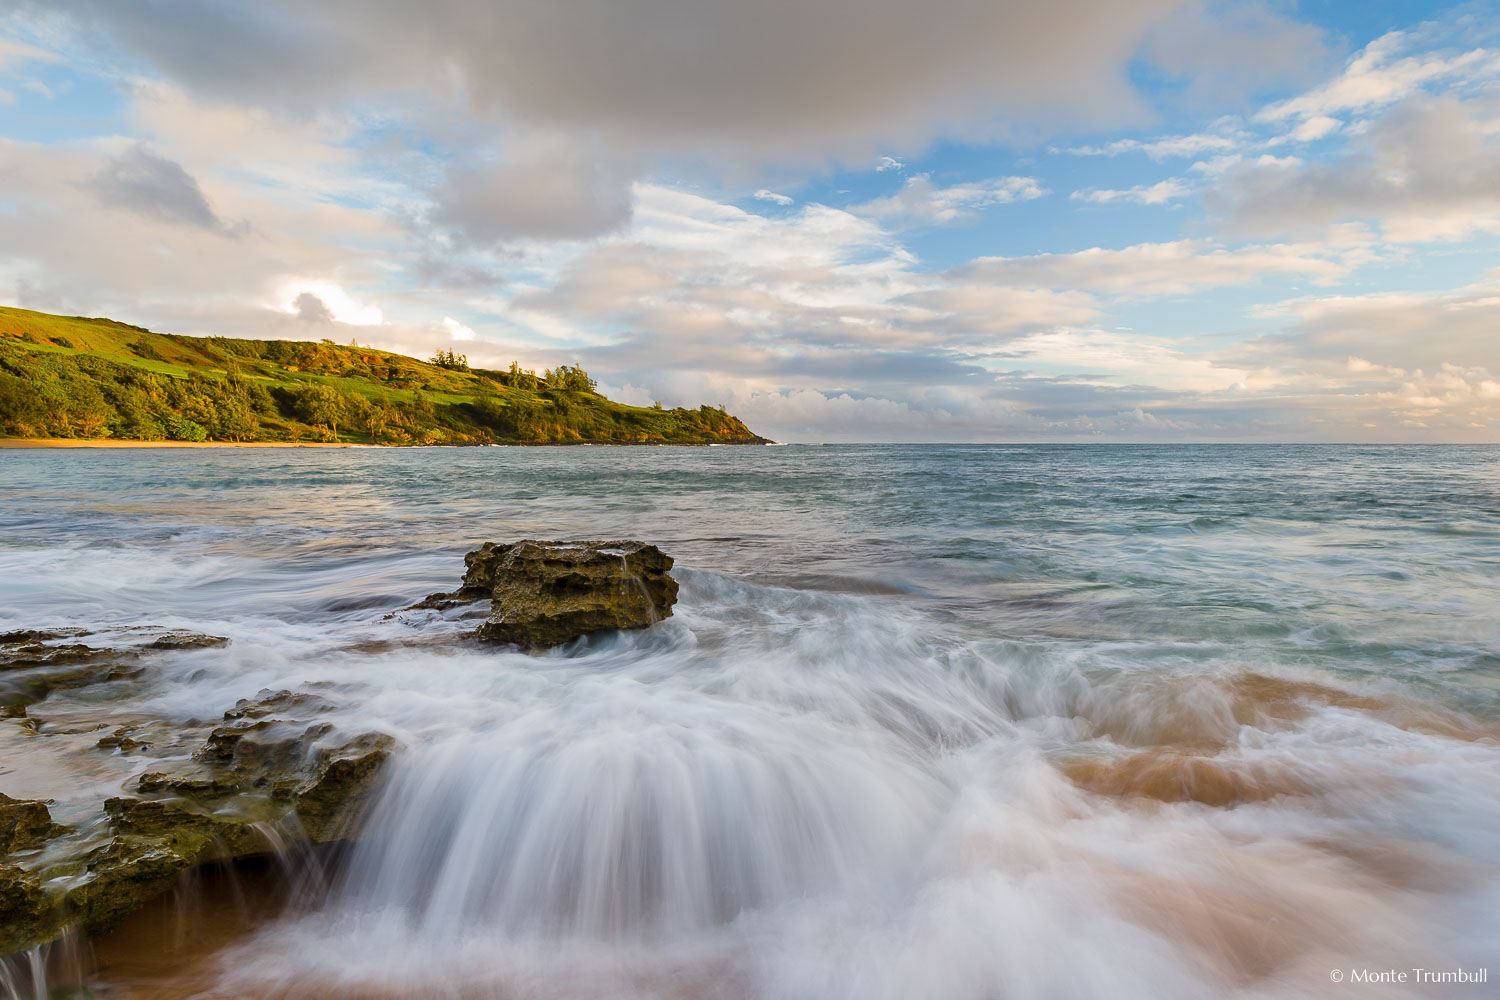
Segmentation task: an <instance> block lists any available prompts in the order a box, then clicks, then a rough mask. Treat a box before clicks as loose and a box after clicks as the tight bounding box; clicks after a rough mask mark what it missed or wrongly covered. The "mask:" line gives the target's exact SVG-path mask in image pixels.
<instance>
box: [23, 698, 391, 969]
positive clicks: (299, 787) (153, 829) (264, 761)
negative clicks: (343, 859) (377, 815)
mask: <svg viewBox="0 0 1500 1000" xmlns="http://www.w3.org/2000/svg"><path fill="white" fill-rule="evenodd" d="M330 707H331V706H330V705H329V704H328V703H327V702H326V701H325V700H324V699H323V698H321V697H319V696H318V695H312V694H302V693H293V692H290V691H276V692H271V691H263V692H261V696H260V697H259V698H257V699H255V700H241V701H240V702H238V703H237V704H236V705H235V707H234V708H232V709H230V710H229V711H228V712H226V713H224V722H225V725H222V726H218V727H216V728H215V729H213V731H212V732H211V733H209V734H208V736H207V739H206V740H205V741H204V742H203V744H202V745H201V746H200V747H199V748H198V750H197V751H196V752H195V753H194V754H193V756H192V759H181V758H176V759H171V760H162V759H160V758H156V759H154V760H152V761H151V763H152V765H153V766H152V767H151V769H150V770H147V771H146V772H145V773H143V774H141V775H139V777H137V778H136V779H135V782H134V790H135V794H133V795H128V796H121V797H118V798H111V799H108V800H106V801H105V802H103V803H102V812H103V817H102V821H101V822H98V823H89V824H80V826H79V828H77V829H76V830H74V831H68V830H66V829H65V828H59V827H56V826H55V825H54V824H52V823H51V818H50V816H49V815H48V813H47V810H46V806H45V805H44V804H42V803H39V802H19V801H16V800H13V799H6V798H4V797H0V847H5V841H6V839H7V838H9V840H11V841H13V844H12V845H11V846H10V847H9V848H7V849H8V850H11V851H14V850H19V849H21V847H22V846H23V845H33V844H36V843H38V842H39V840H38V838H43V839H45V838H46V837H57V835H58V834H59V833H69V834H70V835H69V836H61V837H57V839H54V840H51V841H49V842H48V845H47V850H46V851H44V852H32V853H29V854H24V855H13V856H12V857H11V858H9V859H0V954H4V953H7V952H10V951H16V950H19V949H21V948H25V947H30V946H31V945H34V944H37V943H40V942H42V941H46V940H48V939H50V938H52V937H55V936H56V935H57V934H59V933H61V931H62V929H63V928H65V927H69V926H74V925H81V926H82V927H83V928H85V929H86V930H89V931H91V932H95V931H102V930H105V929H107V928H109V927H110V926H112V925H113V924H115V923H116V922H118V921H119V920H120V919H121V918H123V917H124V916H126V915H127V914H129V913H130V912H131V911H132V910H134V909H136V908H137V907H139V906H141V905H142V904H143V903H146V902H148V901H149V900H151V899H153V898H155V897H156V896H159V895H160V894H161V893H163V892H166V891H167V890H169V889H171V888H172V887H173V886H174V885H175V884H176V883H177V879H178V877H179V876H180V875H181V874H182V873H183V872H184V871H186V870H188V869H190V868H193V867H195V866H197V865H201V864H204V863H207V862H209V861H216V860H222V859H228V858H246V857H253V856H260V855H265V854H269V853H271V852H272V851H273V850H274V849H275V848H276V845H275V844H273V843H272V841H273V840H275V841H277V842H280V841H281V840H283V839H285V840H294V841H295V840H298V839H302V838H305V839H306V840H308V841H311V842H313V843H328V842H331V841H335V840H340V839H344V838H346V837H348V836H349V835H350V834H351V833H352V831H353V829H354V825H355V821H356V820H357V818H358V817H359V816H360V814H361V813H362V811H363V809H364V808H365V805H366V802H367V801H368V799H369V797H370V795H371V794H372V793H373V792H374V790H375V789H376V787H377V785H378V782H379V778H380V775H381V771H382V769H383V767H384V766H385V764H386V762H387V761H388V760H389V759H390V755H391V751H392V749H393V747H394V745H395V741H394V740H392V739H391V737H389V736H386V735H384V734H381V733H365V734H362V735H356V736H353V737H344V736H340V735H339V734H337V733H336V732H335V730H334V729H333V727H332V726H331V725H330V724H328V723H327V722H321V721H316V720H315V719H313V717H314V716H317V715H321V714H323V713H325V712H327V711H328V709H329V708H330ZM127 731H128V728H127V727H121V729H120V730H118V731H117V732H116V734H115V736H116V737H117V738H119V740H120V745H121V746H123V745H124V742H125V733H126V732H127ZM200 732H201V730H200ZM167 742H170V743H177V742H178V740H177V739H173V740H170V741H167ZM139 745H140V746H142V747H147V748H148V749H149V744H139ZM158 752H159V751H158ZM147 759H148V760H149V759H150V758H147ZM293 814H295V817H296V820H297V821H298V822H294V823H290V824H283V825H282V827H281V829H280V830H279V831H278V830H276V829H274V828H273V827H272V826H271V825H270V824H276V823H278V822H280V821H283V820H288V819H290V818H291V817H292V816H293Z"/></svg>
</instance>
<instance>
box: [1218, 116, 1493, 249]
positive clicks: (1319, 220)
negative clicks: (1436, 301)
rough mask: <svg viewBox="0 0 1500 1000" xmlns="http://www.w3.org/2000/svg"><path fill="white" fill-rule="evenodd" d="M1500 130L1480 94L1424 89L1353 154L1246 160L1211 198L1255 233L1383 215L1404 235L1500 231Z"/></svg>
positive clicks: (1410, 238) (1358, 142) (1230, 219)
mask: <svg viewBox="0 0 1500 1000" xmlns="http://www.w3.org/2000/svg"><path fill="white" fill-rule="evenodd" d="M1497 133H1500V115H1496V114H1495V112H1494V110H1493V109H1488V110H1487V106H1486V105H1484V104H1482V103H1481V102H1479V101H1473V102H1465V101H1461V100H1459V99H1458V98H1456V97H1453V96H1443V97H1415V98H1411V99H1408V100H1406V101H1403V102H1402V103H1400V104H1398V105H1396V106H1394V107H1393V108H1391V109H1390V110H1389V111H1388V112H1386V113H1385V114H1384V115H1383V116H1382V117H1381V118H1379V119H1378V120H1376V121H1375V122H1374V123H1372V124H1371V125H1370V126H1369V128H1368V129H1366V130H1365V132H1364V133H1363V134H1362V135H1360V136H1358V137H1356V138H1355V139H1354V140H1352V142H1351V145H1350V147H1349V152H1347V153H1346V155H1344V156H1342V157H1340V158H1338V159H1335V160H1331V161H1317V162H1303V161H1302V160H1297V159H1290V160H1274V159H1270V158H1265V157H1263V158H1261V159H1260V160H1257V161H1245V162H1242V163H1237V164H1235V165H1233V166H1230V167H1229V168H1228V169H1227V170H1225V171H1224V173H1223V174H1222V177H1221V179H1220V181H1219V183H1218V185H1217V186H1216V187H1215V188H1214V189H1213V190H1211V191H1210V192H1208V194H1207V195H1206V196H1205V202H1206V204H1207V205H1208V206H1209V207H1210V208H1211V209H1212V210H1214V211H1216V212H1218V213H1221V214H1222V215H1223V216H1224V218H1225V221H1226V225H1227V227H1228V228H1229V230H1230V232H1232V233H1237V234H1245V235H1250V236H1268V235H1276V234H1279V233H1285V232H1308V231H1317V230H1318V229H1320V228H1323V227H1326V226H1328V225H1329V224H1331V223H1335V222H1339V221H1345V220H1351V219H1363V220H1371V221H1374V222H1377V223H1378V224H1379V225H1380V227H1381V230H1382V232H1383V234H1384V235H1385V237H1386V238H1387V239H1390V240H1394V241H1398V242H1421V241H1426V240H1434V239H1443V238H1452V237H1459V236H1463V235H1465V234H1467V233H1471V232H1474V231H1490V232H1495V231H1500V142H1497V138H1496V137H1497Z"/></svg>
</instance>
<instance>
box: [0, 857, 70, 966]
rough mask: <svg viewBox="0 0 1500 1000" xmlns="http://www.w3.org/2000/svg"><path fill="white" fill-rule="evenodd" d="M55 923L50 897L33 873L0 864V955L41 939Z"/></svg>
mask: <svg viewBox="0 0 1500 1000" xmlns="http://www.w3.org/2000/svg"><path fill="white" fill-rule="evenodd" d="M56 926H57V917H56V914H55V912H54V907H53V904H52V897H51V895H50V894H49V893H48V892H47V891H46V890H45V889H43V888H42V886H41V881H40V880H39V879H38V878H37V877H36V875H35V874H33V873H32V872H29V871H27V870H26V869H24V868H20V867H18V866H16V865H7V864H0V955H8V954H10V953H12V952H17V951H21V950H22V949H24V948H27V947H30V946H31V945H32V944H34V943H36V942H37V941H40V940H45V939H46V938H47V937H48V936H49V935H50V933H51V931H52V930H53V929H54V928H55V927H56Z"/></svg>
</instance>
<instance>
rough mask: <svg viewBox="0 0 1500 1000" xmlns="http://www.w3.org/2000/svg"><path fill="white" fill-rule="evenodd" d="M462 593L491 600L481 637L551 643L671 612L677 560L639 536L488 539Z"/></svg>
mask: <svg viewBox="0 0 1500 1000" xmlns="http://www.w3.org/2000/svg"><path fill="white" fill-rule="evenodd" d="M464 566H465V568H466V572H465V573H464V581H463V587H462V588H461V589H460V590H459V591H458V592H457V594H456V595H454V596H458V597H471V598H472V597H478V596H481V595H485V594H488V595H489V597H490V616H489V618H487V619H486V620H485V622H484V624H483V625H481V626H480V627H479V635H480V637H481V638H483V639H488V640H491V641H494V642H510V643H516V644H518V645H522V646H533V647H547V646H557V645H561V644H562V643H565V642H569V641H571V640H573V639H576V638H578V637H579V636H583V635H587V634H589V633H590V632H598V631H601V630H603V629H629V628H644V627H646V626H648V625H651V624H652V623H654V622H657V621H660V620H661V619H663V618H666V617H668V616H670V615H671V614H672V605H673V604H675V603H676V602H677V581H676V580H674V579H672V575H671V569H672V557H671V556H669V555H667V554H666V553H664V552H662V550H661V549H659V548H657V547H656V546H655V545H647V544H646V543H644V542H636V541H615V542H541V541H534V540H528V541H522V542H512V543H509V544H500V543H495V542H489V543H486V544H485V545H484V546H482V547H481V548H479V549H477V550H475V551H473V552H470V553H469V554H468V555H466V556H465V557H464Z"/></svg>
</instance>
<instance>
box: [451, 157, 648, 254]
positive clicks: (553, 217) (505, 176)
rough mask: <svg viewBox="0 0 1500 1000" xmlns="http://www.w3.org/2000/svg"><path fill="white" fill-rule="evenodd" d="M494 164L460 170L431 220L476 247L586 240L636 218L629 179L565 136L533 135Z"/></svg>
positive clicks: (454, 168)
mask: <svg viewBox="0 0 1500 1000" xmlns="http://www.w3.org/2000/svg"><path fill="white" fill-rule="evenodd" d="M508 152H509V155H508V156H507V157H506V158H505V159H502V160H499V161H498V162H494V163H477V164H464V165H454V166H451V167H449V168H448V170H447V172H446V174H445V177H444V183H443V185H442V186H441V187H439V188H438V189H437V190H436V191H435V192H434V202H435V206H434V209H433V212H432V220H433V221H434V222H435V223H437V224H438V225H441V226H444V227H446V228H448V229H449V230H450V231H452V232H453V233H454V234H455V235H456V236H457V237H458V238H459V239H461V240H462V241H464V242H466V243H469V244H491V243H499V242H504V241H506V240H512V239H517V238H543V239H582V238H586V237H590V236H597V235H599V234H601V233H607V232H610V231H612V230H615V229H618V228H620V227H621V226H623V225H624V224H625V223H626V222H627V221H629V219H630V212H631V198H630V179H629V175H628V174H626V173H623V172H621V171H618V170H616V169H614V168H613V167H612V166H611V165H610V164H609V162H608V161H607V160H606V159H605V158H603V157H601V156H599V155H597V153H596V152H595V151H592V150H590V149H589V148H588V147H587V146H585V145H579V144H577V143H574V142H572V141H571V140H570V139H568V138H566V137H563V136H560V135H549V136H545V137H532V138H530V139H528V140H526V141H524V142H522V143H519V144H517V146H516V147H513V148H512V149H510V150H509V151H508Z"/></svg>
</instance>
